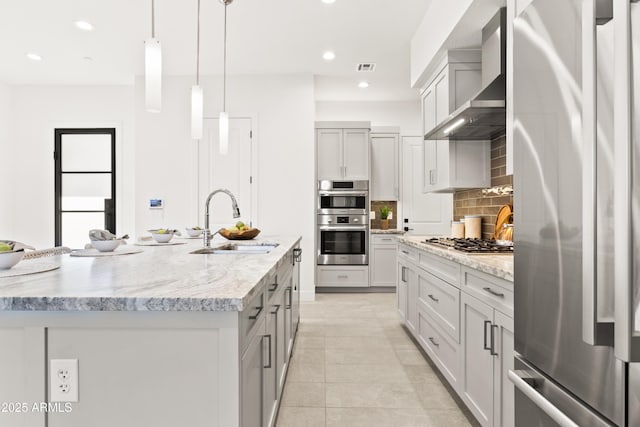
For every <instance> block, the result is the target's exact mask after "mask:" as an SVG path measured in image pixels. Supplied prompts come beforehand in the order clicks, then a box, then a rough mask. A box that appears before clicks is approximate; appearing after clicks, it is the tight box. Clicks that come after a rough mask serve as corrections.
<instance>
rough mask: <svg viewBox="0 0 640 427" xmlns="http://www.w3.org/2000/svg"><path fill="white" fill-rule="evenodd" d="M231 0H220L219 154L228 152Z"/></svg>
mask: <svg viewBox="0 0 640 427" xmlns="http://www.w3.org/2000/svg"><path fill="white" fill-rule="evenodd" d="M231 2H233V0H220V3H222V4H224V51H223V55H224V56H223V58H224V59H223V64H224V65H223V66H224V68H223V72H222V112H221V113H220V154H222V155H223V156H224V155H226V154H227V153H228V152H229V114H227V6H228V5H230V4H231Z"/></svg>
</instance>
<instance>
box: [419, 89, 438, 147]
mask: <svg viewBox="0 0 640 427" xmlns="http://www.w3.org/2000/svg"><path fill="white" fill-rule="evenodd" d="M433 89H434V86H433V85H431V86H429V87H428V88H427V89H425V91H424V93H423V94H422V135H426V134H427V132H429V131H431V130H432V129H433V128H434V127H436V94H435V92H434V90H433Z"/></svg>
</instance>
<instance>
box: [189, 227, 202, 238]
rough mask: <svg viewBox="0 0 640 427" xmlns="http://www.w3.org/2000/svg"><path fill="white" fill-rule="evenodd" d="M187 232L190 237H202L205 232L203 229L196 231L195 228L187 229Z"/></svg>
mask: <svg viewBox="0 0 640 427" xmlns="http://www.w3.org/2000/svg"><path fill="white" fill-rule="evenodd" d="M186 230H187V234H188V235H189V237H200V236H202V232H203V231H204V230H202V229H199V230H196V229H195V228H187V229H186Z"/></svg>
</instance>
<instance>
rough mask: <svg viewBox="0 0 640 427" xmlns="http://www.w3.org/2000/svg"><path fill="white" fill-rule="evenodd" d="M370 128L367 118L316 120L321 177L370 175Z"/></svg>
mask: <svg viewBox="0 0 640 427" xmlns="http://www.w3.org/2000/svg"><path fill="white" fill-rule="evenodd" d="M329 126H334V127H333V128H331V127H329ZM339 126H345V127H344V128H341V127H339ZM346 126H360V127H359V128H354V127H346ZM369 128H370V125H369V123H367V122H354V123H351V122H349V123H343V124H341V123H340V122H316V154H317V173H318V180H323V179H349V180H368V179H369Z"/></svg>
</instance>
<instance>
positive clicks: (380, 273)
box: [369, 234, 398, 288]
mask: <svg viewBox="0 0 640 427" xmlns="http://www.w3.org/2000/svg"><path fill="white" fill-rule="evenodd" d="M397 247H398V246H397V242H396V237H395V236H393V235H384V234H379V235H375V234H374V235H372V236H371V246H370V249H371V262H369V277H370V286H372V287H394V288H395V286H396V268H397V257H396V254H397V251H398V249H397Z"/></svg>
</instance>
